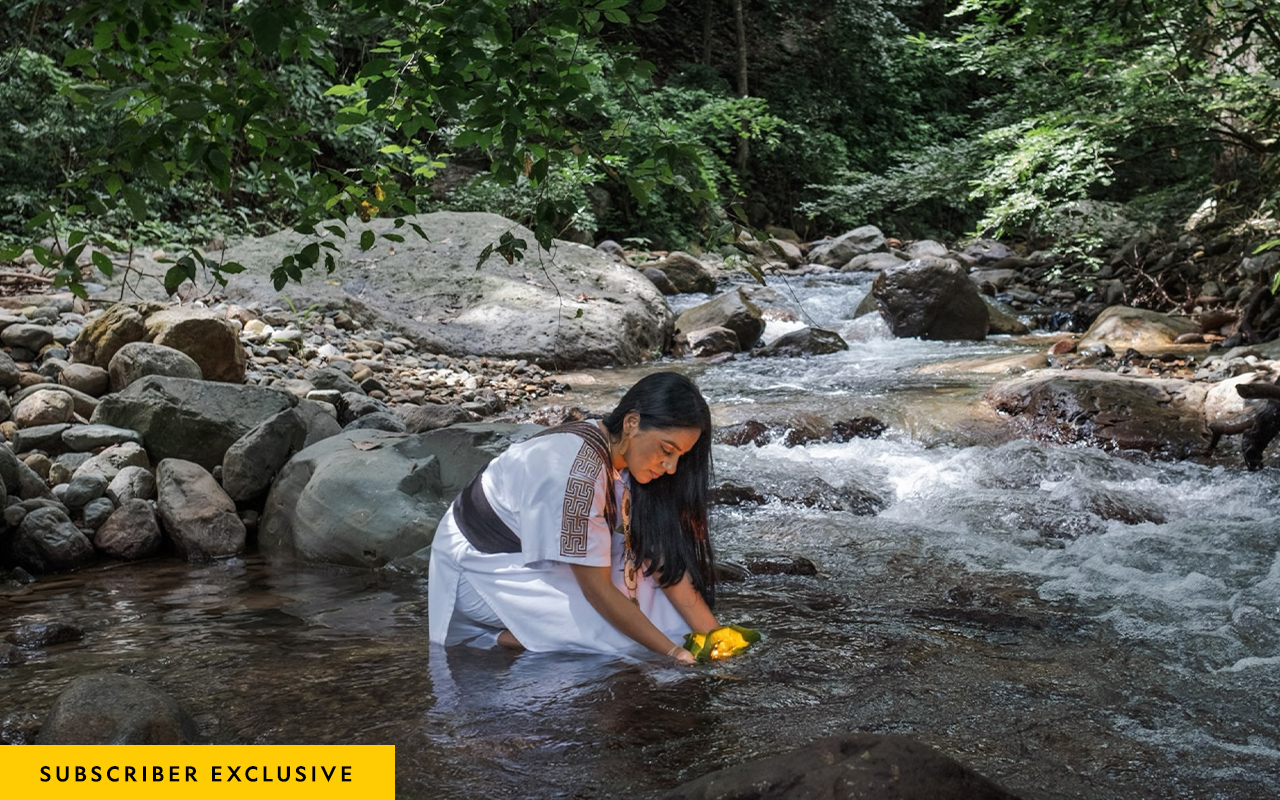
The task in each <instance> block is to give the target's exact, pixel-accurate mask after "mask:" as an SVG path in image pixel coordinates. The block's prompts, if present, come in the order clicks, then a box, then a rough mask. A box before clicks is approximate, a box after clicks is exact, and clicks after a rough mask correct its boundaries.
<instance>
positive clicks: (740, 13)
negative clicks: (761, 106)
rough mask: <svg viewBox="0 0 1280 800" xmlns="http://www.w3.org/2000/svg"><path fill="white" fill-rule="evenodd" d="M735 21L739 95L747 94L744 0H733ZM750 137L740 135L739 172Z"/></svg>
mask: <svg viewBox="0 0 1280 800" xmlns="http://www.w3.org/2000/svg"><path fill="white" fill-rule="evenodd" d="M733 21H734V24H735V25H736V26H737V30H738V96H739V97H746V96H747V16H746V12H745V11H744V10H743V7H742V0H733ZM748 155H749V152H748V139H747V136H746V134H745V133H744V134H742V135H741V136H739V137H738V173H739V174H742V173H745V172H746V171H747V158H748Z"/></svg>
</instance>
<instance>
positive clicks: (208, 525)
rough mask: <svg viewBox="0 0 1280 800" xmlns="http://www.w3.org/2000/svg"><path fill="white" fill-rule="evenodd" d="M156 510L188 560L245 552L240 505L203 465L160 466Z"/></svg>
mask: <svg viewBox="0 0 1280 800" xmlns="http://www.w3.org/2000/svg"><path fill="white" fill-rule="evenodd" d="M156 497H157V501H156V510H157V512H158V513H159V516H160V521H161V522H162V523H163V524H164V530H165V532H166V533H167V534H169V538H170V539H172V540H173V543H174V545H175V546H176V547H177V550H178V554H179V555H180V556H182V557H183V558H186V559H187V560H188V561H208V560H211V559H215V558H225V557H227V556H234V555H239V554H240V553H243V552H244V543H245V528H244V523H243V522H241V521H240V517H239V516H237V515H236V504H235V503H234V502H232V500H231V498H230V497H228V496H227V493H226V492H224V491H223V490H222V487H221V486H219V485H218V482H217V481H215V480H214V479H213V476H212V475H210V474H209V472H208V471H207V470H205V469H204V468H203V467H202V466H200V465H199V464H196V463H194V462H191V461H183V460H182V459H178V458H166V459H165V460H163V461H161V462H160V463H159V465H157V466H156Z"/></svg>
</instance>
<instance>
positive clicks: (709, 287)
mask: <svg viewBox="0 0 1280 800" xmlns="http://www.w3.org/2000/svg"><path fill="white" fill-rule="evenodd" d="M645 266H646V268H648V269H656V270H658V271H660V272H662V273H663V274H665V275H666V276H667V280H669V281H671V285H672V286H674V287H675V288H676V291H677V292H679V293H682V294H684V293H690V292H702V293H705V294H711V293H712V292H714V291H715V290H716V276H715V275H712V274H711V270H709V269H707V266H706V265H705V264H703V263H702V262H701V261H699V260H698V259H697V258H695V257H693V256H691V255H689V254H688V253H682V252H681V251H679V250H676V251H674V252H672V253H671V254H669V255H668V256H667V257H666V258H663V259H661V260H659V261H657V262H655V263H653V264H647V265H645Z"/></svg>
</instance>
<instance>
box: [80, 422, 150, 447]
mask: <svg viewBox="0 0 1280 800" xmlns="http://www.w3.org/2000/svg"><path fill="white" fill-rule="evenodd" d="M125 442H133V443H134V444H137V445H141V444H142V434H140V433H138V432H137V431H131V430H129V429H128V428H117V427H115V426H112V425H73V426H71V427H69V428H67V429H66V430H64V431H63V432H62V443H63V445H65V446H66V447H67V448H69V449H71V450H74V451H75V452H77V453H87V452H89V451H91V450H97V449H99V448H102V447H111V446H112V445H116V444H124V443H125Z"/></svg>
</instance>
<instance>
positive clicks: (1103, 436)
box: [985, 369, 1208, 458]
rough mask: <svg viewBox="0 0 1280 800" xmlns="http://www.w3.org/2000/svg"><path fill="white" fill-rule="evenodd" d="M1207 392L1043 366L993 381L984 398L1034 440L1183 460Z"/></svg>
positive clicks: (1199, 428) (1193, 447) (1196, 438)
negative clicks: (1036, 369)
mask: <svg viewBox="0 0 1280 800" xmlns="http://www.w3.org/2000/svg"><path fill="white" fill-rule="evenodd" d="M1207 391H1208V389H1207V387H1206V386H1204V385H1203V384H1195V383H1190V382H1188V381H1182V380H1174V379H1165V378H1131V377H1127V376H1124V375H1117V374H1114V373H1109V372H1101V371H1098V370H1084V369H1082V370H1073V371H1071V372H1052V371H1048V370H1045V371H1039V372H1033V373H1028V374H1027V375H1025V376H1022V377H1018V378H1014V379H1011V380H1007V381H1003V382H1001V383H998V384H996V385H994V386H992V387H991V389H989V390H988V391H987V393H986V395H985V399H986V400H987V402H988V403H990V404H991V405H992V407H993V408H995V409H996V410H997V411H998V412H1000V413H1001V414H1004V415H1006V416H1007V417H1008V419H1009V421H1010V423H1011V424H1012V425H1013V426H1014V428H1015V429H1016V430H1017V431H1019V432H1020V433H1021V434H1022V435H1025V436H1028V437H1029V438H1032V439H1035V440H1037V441H1043V442H1054V443H1058V444H1075V443H1080V444H1088V445H1091V446H1094V447H1101V448H1103V449H1107V450H1113V449H1114V450H1140V451H1143V452H1146V453H1149V454H1151V455H1157V456H1162V457H1168V458H1185V457H1187V456H1188V455H1191V454H1192V453H1194V452H1197V451H1198V450H1200V449H1201V448H1202V447H1203V446H1204V441H1205V440H1204V433H1205V428H1204V422H1203V418H1202V409H1203V405H1204V397H1205V394H1206V392H1207Z"/></svg>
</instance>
